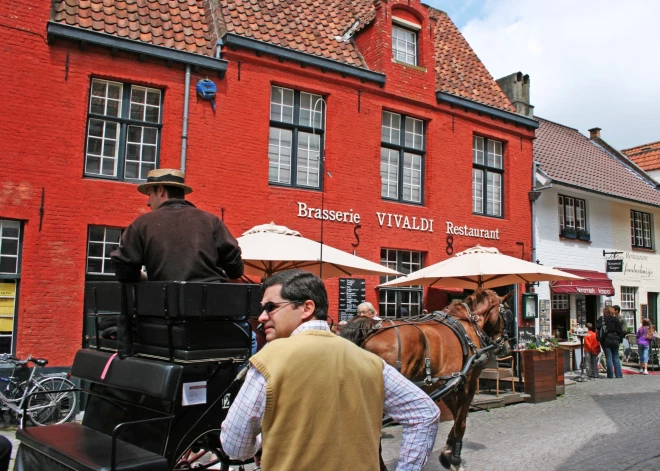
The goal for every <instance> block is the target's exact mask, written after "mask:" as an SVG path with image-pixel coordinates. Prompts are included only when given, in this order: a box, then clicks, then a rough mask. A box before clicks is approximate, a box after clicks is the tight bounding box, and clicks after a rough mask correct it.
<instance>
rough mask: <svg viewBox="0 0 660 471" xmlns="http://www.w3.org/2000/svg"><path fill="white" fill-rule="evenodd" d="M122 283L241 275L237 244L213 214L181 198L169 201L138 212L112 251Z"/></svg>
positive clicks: (117, 273)
mask: <svg viewBox="0 0 660 471" xmlns="http://www.w3.org/2000/svg"><path fill="white" fill-rule="evenodd" d="M110 256H111V258H112V261H113V262H114V264H115V274H116V276H117V279H118V280H119V281H127V282H133V281H139V279H140V269H141V268H142V266H143V265H144V266H146V268H147V276H148V277H149V280H150V281H206V282H215V281H225V280H226V279H227V277H229V278H232V279H233V278H239V277H240V276H241V275H243V260H242V259H241V249H240V247H239V246H238V242H237V241H236V239H235V238H234V236H232V235H231V233H230V232H229V229H227V226H225V225H224V223H223V222H222V221H221V220H220V219H218V218H217V217H216V216H214V215H213V214H211V213H207V212H206V211H202V210H201V209H197V208H196V207H195V205H194V204H192V203H191V202H189V201H185V200H182V199H171V200H168V201H166V202H165V203H163V205H162V206H161V207H160V208H158V209H157V210H155V211H152V212H150V213H147V214H143V215H142V216H139V217H138V218H137V219H136V220H135V221H133V223H131V225H130V226H128V228H127V229H126V230H125V231H124V234H123V235H122V238H121V245H120V246H119V248H118V249H117V250H115V251H114V252H112V253H111V254H110Z"/></svg>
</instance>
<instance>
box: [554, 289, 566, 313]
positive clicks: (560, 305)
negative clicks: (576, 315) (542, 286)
mask: <svg viewBox="0 0 660 471" xmlns="http://www.w3.org/2000/svg"><path fill="white" fill-rule="evenodd" d="M552 309H553V311H554V310H559V311H568V310H569V309H570V304H569V295H568V294H562V293H559V294H553V295H552Z"/></svg>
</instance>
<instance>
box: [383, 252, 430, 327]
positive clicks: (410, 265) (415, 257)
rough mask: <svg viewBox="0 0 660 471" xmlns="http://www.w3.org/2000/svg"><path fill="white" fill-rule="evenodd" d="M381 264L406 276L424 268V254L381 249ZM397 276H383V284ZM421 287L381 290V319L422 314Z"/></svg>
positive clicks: (422, 292)
mask: <svg viewBox="0 0 660 471" xmlns="http://www.w3.org/2000/svg"><path fill="white" fill-rule="evenodd" d="M380 264H381V265H384V266H386V267H388V268H391V269H392V270H396V271H398V272H401V273H403V274H405V275H407V274H409V273H412V272H414V271H417V270H419V269H421V268H422V252H412V251H409V250H393V249H381V251H380ZM394 278H397V277H396V276H382V277H381V283H385V282H387V281H390V280H393V279H394ZM423 294H424V290H423V288H422V287H421V286H407V287H402V288H388V289H381V290H380V312H379V315H380V316H381V317H396V318H401V317H412V316H418V315H420V314H421V313H422V297H423Z"/></svg>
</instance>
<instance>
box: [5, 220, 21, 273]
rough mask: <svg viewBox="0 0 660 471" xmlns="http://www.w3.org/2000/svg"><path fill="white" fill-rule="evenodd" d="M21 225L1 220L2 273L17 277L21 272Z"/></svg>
mask: <svg viewBox="0 0 660 471" xmlns="http://www.w3.org/2000/svg"><path fill="white" fill-rule="evenodd" d="M20 240H21V223H20V222H19V221H11V220H8V219H0V273H4V274H11V275H16V274H18V273H19V272H20V271H19V254H20V250H21V247H20Z"/></svg>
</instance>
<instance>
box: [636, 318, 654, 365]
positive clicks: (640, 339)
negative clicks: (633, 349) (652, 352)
mask: <svg viewBox="0 0 660 471" xmlns="http://www.w3.org/2000/svg"><path fill="white" fill-rule="evenodd" d="M653 333H654V330H653V326H652V325H651V321H650V320H648V319H642V326H641V327H640V328H639V329H637V333H636V334H635V336H636V337H637V353H638V354H639V372H640V373H642V374H644V375H647V374H649V347H650V345H651V342H652V341H653Z"/></svg>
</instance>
